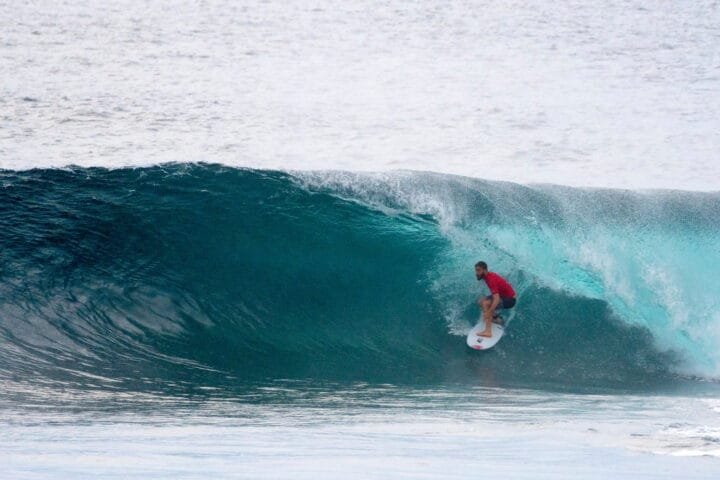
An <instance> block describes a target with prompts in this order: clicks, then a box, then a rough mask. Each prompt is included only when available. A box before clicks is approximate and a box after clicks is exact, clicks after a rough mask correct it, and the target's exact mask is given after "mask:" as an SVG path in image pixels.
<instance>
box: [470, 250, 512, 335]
mask: <svg viewBox="0 0 720 480" xmlns="http://www.w3.org/2000/svg"><path fill="white" fill-rule="evenodd" d="M475 276H476V277H477V279H478V281H479V280H485V284H486V285H487V287H488V289H489V290H490V295H488V296H487V297H481V298H480V299H478V305H480V308H482V318H483V320H485V330H483V331H482V332H480V333H478V336H480V337H492V319H493V315H494V314H495V309H496V308H498V307H499V308H513V307H514V306H515V302H516V301H517V300H516V298H515V290H513V288H512V286H510V284H509V283H508V282H507V280H505V279H504V278H502V277H501V276H500V275H498V274H497V273H495V272H490V271H488V266H487V263H485V262H477V263H476V264H475Z"/></svg>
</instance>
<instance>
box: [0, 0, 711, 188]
mask: <svg viewBox="0 0 720 480" xmlns="http://www.w3.org/2000/svg"><path fill="white" fill-rule="evenodd" d="M718 24H720V8H719V7H718V5H717V3H715V2H713V1H698V2H692V4H686V3H678V2H655V3H653V4H648V3H647V2H642V1H630V2H624V1H623V2H621V1H614V2H603V4H602V5H598V4H597V3H596V2H587V1H570V2H560V3H548V2H536V1H511V2H507V1H486V2H453V3H452V5H448V4H447V2H418V3H412V4H398V3H393V2H387V1H383V0H380V1H358V2H337V1H332V2H323V3H321V4H317V5H310V4H307V2H254V1H251V2H239V3H238V2H228V1H226V0H220V1H204V2H198V3H192V4H184V5H181V6H180V5H177V4H175V3H174V2H164V1H161V2H152V3H149V4H148V3H145V2H138V1H135V0H124V1H117V2H111V3H107V2H65V3H63V4H61V5H58V4H57V2H44V1H41V2H32V3H27V2H15V1H10V2H8V1H4V2H0V30H1V31H2V38H1V39H0V42H1V43H0V58H1V59H2V60H1V61H2V69H1V72H0V75H1V78H2V82H0V89H2V90H0V92H2V94H1V95H0V112H2V113H0V121H1V122H2V125H1V126H2V133H1V134H0V135H1V137H0V166H3V167H6V168H8V167H9V168H28V167H31V166H39V165H43V166H49V165H54V166H57V165H66V164H69V163H72V164H78V165H83V166H96V165H104V166H111V165H112V166H118V165H138V164H141V165H147V164H151V163H158V162H166V161H210V162H222V163H226V164H230V165H244V166H250V167H256V168H257V167H261V168H281V169H286V168H297V169H308V168H315V169H351V170H357V169H364V170H387V169H391V168H410V169H415V170H433V171H438V170H439V171H443V172H446V173H457V174H462V175H468V176H473V177H482V178H490V179H500V180H509V181H521V182H548V183H560V184H569V185H595V186H614V187H618V186H619V187H643V188H658V187H663V188H680V189H693V190H718V188H719V186H718V181H717V179H718V178H720V162H718V161H717V152H718V151H719V150H720V133H718V132H720V128H718V123H717V112H718V111H720V88H718V85H719V81H720V80H719V79H720V72H719V71H718V64H719V62H718V60H719V58H720V57H718V55H720V52H719V48H720V47H718V45H719V44H720V34H719V33H718V29H717V25H718Z"/></svg>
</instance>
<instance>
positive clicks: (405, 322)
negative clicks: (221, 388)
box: [0, 164, 720, 388]
mask: <svg viewBox="0 0 720 480" xmlns="http://www.w3.org/2000/svg"><path fill="white" fill-rule="evenodd" d="M0 182H1V183H2V189H0V209H1V211H2V212H3V214H2V215H1V216H0V247H1V248H0V256H1V257H0V258H2V271H1V272H0V298H2V303H1V304H0V341H1V344H0V378H5V379H9V378H10V379H33V381H53V382H64V383H67V382H75V383H83V384H86V383H95V384H101V385H105V386H108V385H129V386H133V387H139V388H142V386H143V385H145V384H152V383H153V382H156V381H158V380H164V381H167V382H170V383H172V382H185V383H187V384H205V385H207V384H220V383H223V384H236V383H242V382H247V381H255V380H263V379H279V378H285V379H293V378H296V379H308V378H310V379H318V380H327V381H335V380H357V381H371V382H388V381H389V382H410V383H432V382H482V383H485V384H487V383H491V384H507V383H513V382H514V383H518V382H521V383H524V384H530V385H536V384H537V385H540V384H553V385H560V386H572V385H587V386H619V387H630V386H637V385H647V384H650V383H657V382H668V381H669V382H672V381H674V380H675V379H677V378H678V377H683V378H686V377H689V378H697V379H699V380H708V379H709V380H715V379H717V378H718V377H719V376H720V353H718V351H717V348H716V346H717V345H718V341H719V340H720V313H719V312H720V309H719V308H718V300H717V299H718V298H720V282H717V281H716V280H715V278H714V276H715V272H717V271H719V270H720V233H718V231H717V225H720V195H718V194H713V193H687V192H673V191H656V192H632V191H617V190H615V191H613V190H591V189H573V188H566V187H558V186H521V185H517V184H511V183H502V182H489V181H482V180H476V179H469V178H464V177H455V176H449V175H442V174H433V173H423V172H393V173H383V174H360V173H348V172H278V171H258V170H251V169H235V168H228V167H223V166H218V165H207V164H183V165H176V164H171V165H162V166H155V167H148V168H137V169H116V170H107V169H101V168H90V169H84V168H70V169H65V170H31V171H25V172H11V171H4V172H0ZM480 259H484V260H486V261H488V263H490V267H491V269H493V270H495V271H498V272H501V273H502V274H504V275H505V276H507V277H508V278H509V279H510V280H511V282H512V283H513V284H514V285H516V286H517V288H516V290H518V292H519V297H520V301H519V303H518V307H517V308H516V314H515V317H514V319H513V322H512V325H511V327H510V328H509V331H508V335H507V338H506V339H504V340H503V341H502V342H501V344H499V345H498V347H496V348H495V349H494V350H493V351H491V352H483V353H478V352H474V351H470V350H469V349H467V348H466V347H465V344H464V339H463V338H462V337H461V336H462V335H464V334H465V333H466V332H467V330H468V329H469V327H470V324H471V323H472V322H473V321H474V320H475V318H476V316H477V311H476V307H475V305H474V301H475V298H476V297H477V296H478V295H480V294H481V293H482V289H481V288H480V286H479V284H478V282H477V281H476V280H475V278H474V272H473V268H472V266H473V264H474V263H475V262H476V261H477V260H480Z"/></svg>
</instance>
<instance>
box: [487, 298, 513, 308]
mask: <svg viewBox="0 0 720 480" xmlns="http://www.w3.org/2000/svg"><path fill="white" fill-rule="evenodd" d="M485 298H487V299H488V300H490V301H492V299H493V296H492V295H488V296H487V297H485ZM515 302H517V299H516V298H515V297H505V298H503V297H500V303H498V306H497V308H503V309H507V308H513V307H514V306H515Z"/></svg>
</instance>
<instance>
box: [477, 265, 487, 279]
mask: <svg viewBox="0 0 720 480" xmlns="http://www.w3.org/2000/svg"><path fill="white" fill-rule="evenodd" d="M487 272H488V266H487V263H485V262H477V263H476V264H475V276H476V277H477V279H478V280H482V279H483V278H485V274H486V273H487Z"/></svg>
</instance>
